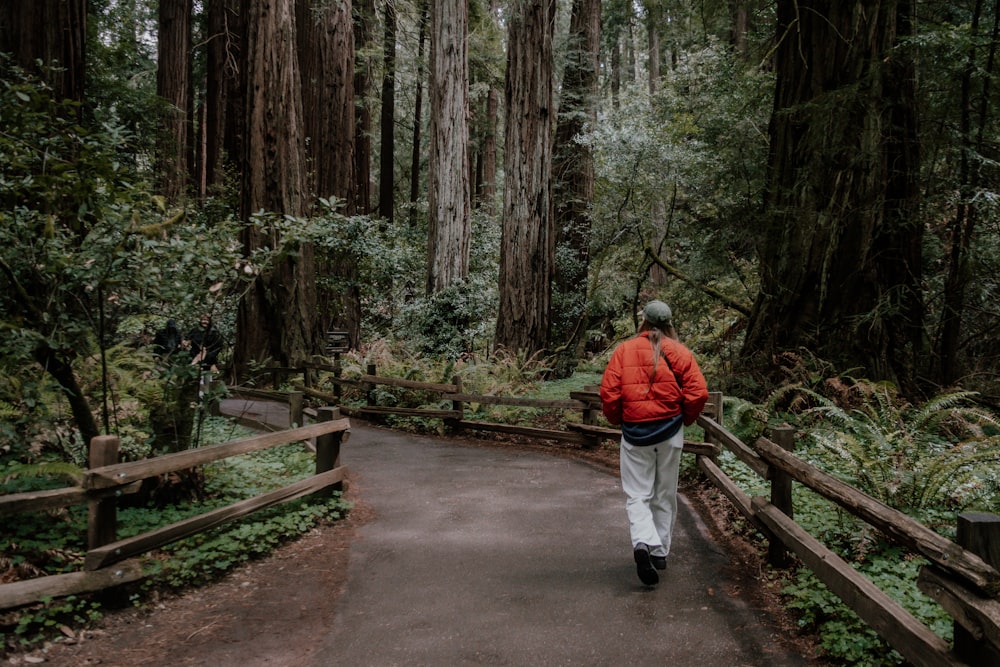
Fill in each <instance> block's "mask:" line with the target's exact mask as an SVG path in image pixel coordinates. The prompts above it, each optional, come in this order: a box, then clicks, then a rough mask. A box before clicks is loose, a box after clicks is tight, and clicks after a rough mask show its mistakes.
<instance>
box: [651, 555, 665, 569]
mask: <svg viewBox="0 0 1000 667" xmlns="http://www.w3.org/2000/svg"><path fill="white" fill-rule="evenodd" d="M649 560H650V561H651V562H652V563H653V567H655V568H656V569H657V570H666V569H667V557H666V556H650V557H649Z"/></svg>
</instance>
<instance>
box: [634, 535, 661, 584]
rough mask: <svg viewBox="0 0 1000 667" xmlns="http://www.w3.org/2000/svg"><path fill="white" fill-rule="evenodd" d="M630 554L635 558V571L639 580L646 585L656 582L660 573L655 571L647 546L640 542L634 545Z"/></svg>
mask: <svg viewBox="0 0 1000 667" xmlns="http://www.w3.org/2000/svg"><path fill="white" fill-rule="evenodd" d="M632 556H633V557H634V558H635V571H636V574H638V575H639V581H641V582H642V583H644V584H646V585H647V586H655V585H656V584H658V583H659V581H660V575H658V574H657V573H656V569H655V568H654V567H653V561H652V558H651V557H650V555H649V547H648V546H646V545H645V544H643V543H642V542H640V543H639V544H637V545H635V549H634V550H633V551H632Z"/></svg>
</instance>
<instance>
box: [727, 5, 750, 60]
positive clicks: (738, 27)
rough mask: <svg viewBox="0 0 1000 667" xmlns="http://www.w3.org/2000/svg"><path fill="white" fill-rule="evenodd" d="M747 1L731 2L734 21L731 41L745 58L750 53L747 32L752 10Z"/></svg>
mask: <svg viewBox="0 0 1000 667" xmlns="http://www.w3.org/2000/svg"><path fill="white" fill-rule="evenodd" d="M747 2H748V0H731V1H730V3H729V13H730V16H731V22H732V28H731V32H730V36H729V43H730V44H731V45H732V47H733V48H734V49H735V50H736V53H738V54H739V55H740V57H741V58H744V59H745V58H746V57H747V56H748V55H750V49H749V45H748V44H747V33H749V32H750V11H749V9H748V8H747Z"/></svg>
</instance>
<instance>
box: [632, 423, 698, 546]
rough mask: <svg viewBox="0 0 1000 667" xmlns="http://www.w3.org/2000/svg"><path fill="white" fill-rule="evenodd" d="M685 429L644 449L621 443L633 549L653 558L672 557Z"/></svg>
mask: <svg viewBox="0 0 1000 667" xmlns="http://www.w3.org/2000/svg"><path fill="white" fill-rule="evenodd" d="M683 446H684V429H683V428H681V429H679V430H678V431H677V433H676V434H674V436H673V437H671V438H670V439H669V440H666V441H664V442H661V443H658V444H655V445H647V446H645V447H636V446H634V445H630V444H629V443H627V442H625V439H624V438H623V439H622V442H621V479H622V490H623V491H625V496H626V501H625V511H626V513H627V514H628V523H629V531H630V533H631V535H632V547H633V548H634V547H635V546H636V545H637V544H639V543H640V542H642V543H644V544H646V545H648V546H649V552H650V553H651V554H652V555H654V556H666V555H667V554H669V553H670V537H671V535H672V533H673V530H674V521H675V520H676V519H677V474H678V470H679V469H680V464H681V451H682V447H683Z"/></svg>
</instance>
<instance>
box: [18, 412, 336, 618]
mask: <svg viewBox="0 0 1000 667" xmlns="http://www.w3.org/2000/svg"><path fill="white" fill-rule="evenodd" d="M317 415H318V417H317V418H318V420H319V421H318V422H317V423H314V424H310V425H308V426H302V427H300V428H292V429H288V430H283V431H279V432H273V433H264V434H262V435H255V436H251V437H248V438H242V439H239V440H233V441H230V442H225V443H221V444H217V445H209V446H207V447H201V448H198V449H189V450H186V451H181V452H175V453H172V454H166V455H164V456H159V457H156V458H150V459H143V460H141V461H130V462H127V463H118V449H119V442H118V438H117V437H115V436H98V437H97V438H94V439H93V440H92V441H91V447H90V462H89V465H90V468H89V469H88V470H87V471H86V472H85V474H84V476H83V480H82V482H81V484H80V485H79V486H74V487H66V488H61V489H52V490H47V491H35V492H26V493H16V494H7V495H0V517H4V516H11V515H14V514H20V513H24V512H38V511H47V510H53V509H59V508H62V507H69V506H72V505H78V504H82V503H86V504H87V506H88V520H87V545H88V550H87V553H86V556H85V558H84V563H83V569H82V571H79V572H69V573H65V574H55V575H50V576H44V577H38V578H35V579H28V580H24V581H17V582H13V583H7V584H0V609H12V608H16V607H22V606H24V605H28V604H33V603H35V602H40V601H42V600H45V599H48V598H56V597H64V596H68V595H77V594H80V593H91V592H95V591H100V590H103V589H106V588H111V587H114V586H119V585H121V584H126V583H129V582H133V581H138V580H140V579H142V578H144V577H145V576H146V575H147V573H146V572H145V571H144V569H143V566H142V563H141V561H140V559H138V558H136V557H137V556H139V555H141V554H144V553H147V552H149V551H152V550H153V549H157V548H159V547H162V546H164V545H166V544H170V543H171V542H175V541H177V540H180V539H182V538H185V537H189V536H191V535H194V534H197V533H199V532H202V531H205V530H209V529H210V528H214V527H216V526H219V525H221V524H224V523H227V522H229V521H233V520H235V519H238V518H241V517H244V516H247V515H249V514H252V513H253V512H256V511H258V510H262V509H264V508H266V507H271V506H273V505H278V504H280V503H284V502H288V501H291V500H294V499H296V498H300V497H302V496H305V495H308V494H312V493H318V492H326V491H328V490H333V489H336V488H338V487H339V488H342V487H343V483H344V479H345V477H346V474H347V468H346V466H342V465H340V461H339V458H340V446H341V443H342V442H343V441H344V440H345V436H346V435H347V434H348V429H349V428H350V421H349V420H348V419H346V418H342V417H341V415H340V413H339V411H338V410H337V409H336V408H321V409H319V410H318V412H317ZM313 440H314V441H315V448H316V472H315V474H314V475H311V476H309V477H306V478H305V479H301V480H299V481H297V482H293V483H292V484H289V485H287V486H284V487H282V488H280V489H276V490H274V491H270V492H268V493H264V494H261V495H259V496H255V497H253V498H248V499H244V500H241V501H239V502H236V503H233V504H232V505H228V506H226V507H221V508H218V509H215V510H211V511H209V512H206V513H204V514H200V515H198V516H195V517H191V518H189V519H185V520H182V521H178V522H176V523H172V524H169V525H166V526H162V527H160V528H157V529H155V530H152V531H149V532H146V533H142V534H141V535H136V536H134V537H129V538H126V539H118V537H117V526H118V520H117V498H119V497H121V496H123V495H126V494H128V493H134V492H135V491H136V490H137V489H138V487H139V485H140V484H141V483H142V480H144V479H147V478H150V477H158V476H160V475H168V474H170V473H174V472H177V471H182V470H189V469H192V468H196V467H198V466H202V465H205V464H207V463H211V462H213V461H219V460H222V459H226V458H229V457H232V456H239V455H241V454H249V453H251V452H257V451H262V450H265V449H269V448H271V447H276V446H279V445H285V444H289V443H293V442H300V441H310V442H312V441H313Z"/></svg>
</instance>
